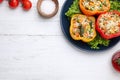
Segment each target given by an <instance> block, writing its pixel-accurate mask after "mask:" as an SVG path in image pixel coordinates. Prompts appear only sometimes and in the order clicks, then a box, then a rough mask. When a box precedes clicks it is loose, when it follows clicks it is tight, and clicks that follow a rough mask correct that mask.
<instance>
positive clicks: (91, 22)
mask: <svg viewBox="0 0 120 80" xmlns="http://www.w3.org/2000/svg"><path fill="white" fill-rule="evenodd" d="M92 24H93V23H92V21H90V23H89V25H90V28H91V29H92Z"/></svg>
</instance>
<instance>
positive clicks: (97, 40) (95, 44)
mask: <svg viewBox="0 0 120 80" xmlns="http://www.w3.org/2000/svg"><path fill="white" fill-rule="evenodd" d="M109 42H110V40H105V39H103V38H102V37H101V36H100V35H99V34H98V33H97V36H96V37H95V39H94V40H92V41H91V42H88V45H90V46H91V48H92V49H100V47H99V45H103V46H108V45H109Z"/></svg>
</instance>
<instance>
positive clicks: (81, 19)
mask: <svg viewBox="0 0 120 80" xmlns="http://www.w3.org/2000/svg"><path fill="white" fill-rule="evenodd" d="M70 35H71V37H72V38H73V39H74V40H82V41H83V42H90V41H92V40H93V39H94V38H95V37H96V30H95V17H93V16H86V15H83V14H74V15H73V16H72V18H71V24H70Z"/></svg>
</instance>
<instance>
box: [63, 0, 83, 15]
mask: <svg viewBox="0 0 120 80" xmlns="http://www.w3.org/2000/svg"><path fill="white" fill-rule="evenodd" d="M78 3H79V0H74V1H73V4H72V5H71V6H70V8H69V10H68V11H67V12H66V13H65V15H66V16H68V17H72V15H73V14H76V13H81V11H80V9H79V4H78Z"/></svg>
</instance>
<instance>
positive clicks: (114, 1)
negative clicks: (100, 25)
mask: <svg viewBox="0 0 120 80" xmlns="http://www.w3.org/2000/svg"><path fill="white" fill-rule="evenodd" d="M110 4H111V6H110V10H118V11H120V1H119V0H110Z"/></svg>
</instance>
